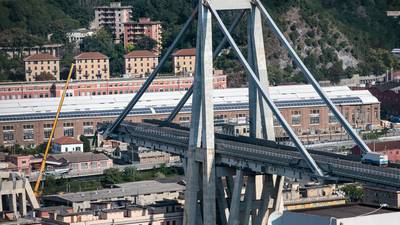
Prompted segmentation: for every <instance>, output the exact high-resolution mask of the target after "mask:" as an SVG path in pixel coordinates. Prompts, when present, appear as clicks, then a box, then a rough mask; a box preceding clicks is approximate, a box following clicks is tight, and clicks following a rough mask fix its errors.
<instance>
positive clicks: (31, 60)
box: [24, 53, 60, 81]
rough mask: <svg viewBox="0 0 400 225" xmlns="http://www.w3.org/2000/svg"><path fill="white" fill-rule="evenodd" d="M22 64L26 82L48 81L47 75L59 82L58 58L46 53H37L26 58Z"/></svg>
mask: <svg viewBox="0 0 400 225" xmlns="http://www.w3.org/2000/svg"><path fill="white" fill-rule="evenodd" d="M24 62H25V79H26V81H35V80H48V78H49V76H46V75H48V74H50V75H51V76H53V77H54V79H56V80H60V59H59V58H57V57H55V56H53V55H51V54H48V53H39V54H34V55H31V56H28V57H26V58H25V59H24ZM39 76H40V77H39Z"/></svg>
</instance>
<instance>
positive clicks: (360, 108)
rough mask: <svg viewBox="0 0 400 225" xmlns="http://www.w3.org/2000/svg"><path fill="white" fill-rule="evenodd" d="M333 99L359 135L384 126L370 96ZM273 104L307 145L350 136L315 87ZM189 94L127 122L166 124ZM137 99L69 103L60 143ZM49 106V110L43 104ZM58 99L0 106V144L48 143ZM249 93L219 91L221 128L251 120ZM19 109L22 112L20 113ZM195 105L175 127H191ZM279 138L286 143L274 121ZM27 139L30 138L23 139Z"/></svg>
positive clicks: (154, 102) (148, 98)
mask: <svg viewBox="0 0 400 225" xmlns="http://www.w3.org/2000/svg"><path fill="white" fill-rule="evenodd" d="M324 91H325V92H326V93H327V95H328V97H329V98H330V99H331V100H332V101H333V103H334V104H336V106H337V107H338V109H339V110H340V111H341V113H342V114H343V115H344V117H345V118H346V119H347V120H348V121H349V123H350V124H351V125H352V126H353V127H354V128H355V129H357V130H367V129H370V128H374V127H379V126H380V104H379V101H378V100H377V99H376V98H375V97H373V96H372V95H371V93H370V92H369V91H366V90H357V91H354V90H351V89H349V88H348V87H327V88H324ZM270 93H271V98H272V99H273V100H274V102H275V104H276V106H277V107H278V108H279V109H280V111H281V112H282V114H283V116H284V117H285V119H286V121H287V122H288V123H289V124H290V125H291V126H292V128H293V130H294V131H295V132H296V134H297V135H299V137H300V138H301V139H302V140H308V141H318V140H319V139H320V138H321V139H322V138H324V139H330V138H332V139H333V137H334V136H336V137H338V138H341V137H342V138H343V139H347V138H348V137H347V136H346V134H345V130H344V129H343V128H342V127H341V125H340V123H339V122H338V121H337V120H336V118H335V117H334V116H333V115H332V114H331V113H330V110H329V109H328V107H327V106H326V104H325V103H324V102H323V100H322V99H321V98H320V97H319V96H318V95H317V93H316V92H315V91H314V89H313V88H312V87H311V86H310V85H292V86H276V87H271V88H270ZM184 94H185V92H183V91H182V92H181V91H177V92H162V93H161V92H153V93H151V92H148V93H145V94H144V95H143V96H142V98H141V99H140V101H139V102H138V103H137V104H136V106H135V108H134V109H132V111H131V112H130V114H129V115H128V116H127V118H126V121H132V122H141V121H142V120H143V119H164V118H166V117H167V116H168V115H169V114H170V113H171V111H172V109H173V108H174V106H176V105H177V104H178V102H179V101H180V99H181V98H182V97H183V96H184ZM132 97H133V95H132V94H121V95H118V96H114V95H99V96H97V95H96V96H78V97H68V98H66V99H65V102H64V105H63V113H62V114H61V116H60V118H59V126H57V128H56V130H55V138H58V137H61V136H73V137H78V136H79V135H81V134H83V133H84V131H85V128H86V129H87V130H90V128H91V129H93V130H94V129H95V127H96V126H97V125H98V124H99V123H103V122H111V121H114V120H115V118H116V117H117V116H119V114H120V113H121V111H122V110H123V109H124V108H125V107H126V105H127V104H128V103H129V101H130V100H131V99H132ZM43 102H46V104H43ZM58 103H59V102H58V99H57V98H47V99H16V100H7V101H0V134H2V135H0V144H1V145H13V144H16V143H17V144H20V145H24V146H26V145H38V144H41V143H43V141H44V140H45V136H44V130H45V128H48V127H51V124H52V122H53V120H54V115H55V113H56V109H57V106H58ZM248 104H249V103H248V90H247V89H246V88H234V89H216V90H215V91H214V112H215V115H214V116H215V117H214V118H215V120H216V121H218V123H217V124H216V125H217V126H219V125H222V124H224V123H226V122H229V121H230V120H234V121H235V120H236V121H237V120H248ZM15 107H18V112H17V113H16V112H15ZM190 111H191V99H189V100H188V102H187V103H186V105H185V106H184V107H183V109H182V110H181V113H180V114H179V115H178V116H177V117H176V118H175V120H174V121H173V122H175V123H181V124H187V123H189V122H190ZM274 125H275V133H276V136H277V137H286V134H285V133H284V132H283V129H282V127H281V126H280V124H279V123H278V122H277V121H276V120H275V121H274ZM24 134H25V135H24Z"/></svg>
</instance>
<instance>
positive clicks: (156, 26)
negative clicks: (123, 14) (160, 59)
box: [124, 18, 162, 52]
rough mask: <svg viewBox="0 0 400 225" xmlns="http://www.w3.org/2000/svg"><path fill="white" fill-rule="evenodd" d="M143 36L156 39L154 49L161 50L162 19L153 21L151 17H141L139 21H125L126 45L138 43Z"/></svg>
mask: <svg viewBox="0 0 400 225" xmlns="http://www.w3.org/2000/svg"><path fill="white" fill-rule="evenodd" d="M143 37H149V38H151V39H153V40H154V41H156V46H155V48H154V49H153V50H154V51H156V52H160V50H161V44H162V27H161V22H160V21H151V19H150V18H139V21H130V22H126V23H124V45H125V47H126V46H128V45H129V44H133V45H135V44H137V43H138V41H139V40H140V39H141V38H143Z"/></svg>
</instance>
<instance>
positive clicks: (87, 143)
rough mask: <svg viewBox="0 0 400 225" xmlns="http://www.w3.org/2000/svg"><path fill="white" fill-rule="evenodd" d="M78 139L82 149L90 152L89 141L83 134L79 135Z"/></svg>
mask: <svg viewBox="0 0 400 225" xmlns="http://www.w3.org/2000/svg"><path fill="white" fill-rule="evenodd" d="M79 140H80V141H82V142H83V151H84V152H90V150H91V149H90V141H89V139H88V138H87V137H86V136H85V135H81V136H80V137H79Z"/></svg>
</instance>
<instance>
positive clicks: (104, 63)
mask: <svg viewBox="0 0 400 225" xmlns="http://www.w3.org/2000/svg"><path fill="white" fill-rule="evenodd" d="M75 65H76V79H77V80H108V79H110V64H109V60H108V57H107V56H106V55H104V54H102V53H100V52H83V53H81V54H80V55H78V56H75Z"/></svg>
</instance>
